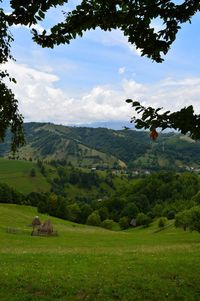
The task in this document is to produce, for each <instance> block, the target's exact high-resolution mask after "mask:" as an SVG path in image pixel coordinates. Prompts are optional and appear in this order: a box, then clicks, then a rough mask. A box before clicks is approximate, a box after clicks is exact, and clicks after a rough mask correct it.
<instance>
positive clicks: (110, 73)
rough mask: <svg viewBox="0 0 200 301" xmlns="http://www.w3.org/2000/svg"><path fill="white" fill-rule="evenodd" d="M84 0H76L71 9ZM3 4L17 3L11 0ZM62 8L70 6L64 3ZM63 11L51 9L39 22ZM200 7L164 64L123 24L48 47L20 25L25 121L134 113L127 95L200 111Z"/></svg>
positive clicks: (19, 90) (18, 69)
mask: <svg viewBox="0 0 200 301" xmlns="http://www.w3.org/2000/svg"><path fill="white" fill-rule="evenodd" d="M76 2H77V1H69V5H68V6H66V7H65V9H69V8H71V7H72V6H73V5H75V3H76ZM3 3H4V8H5V9H6V11H7V12H9V11H10V8H9V5H8V1H3ZM62 9H63V8H62ZM61 19H62V13H61V12H58V10H55V9H54V10H51V11H50V12H49V13H48V15H47V18H46V20H45V22H43V23H41V24H40V25H39V26H40V27H42V28H47V29H48V28H49V27H50V26H51V25H53V24H54V22H57V20H61ZM199 28H200V15H199V14H198V15H196V16H195V17H193V19H192V24H189V23H187V24H185V25H183V26H182V29H181V31H180V32H179V34H178V37H177V39H176V41H175V42H174V44H173V45H172V48H171V50H170V51H169V53H168V54H167V56H166V57H165V61H164V62H163V63H162V64H158V63H155V62H152V61H151V60H149V59H147V58H145V57H140V55H139V53H138V51H136V49H135V47H134V45H130V44H129V43H128V42H127V39H126V38H124V37H123V34H122V33H121V32H120V31H112V32H103V31H100V30H99V29H97V30H95V31H91V32H87V33H86V34H85V35H84V37H83V38H77V39H76V40H74V41H72V42H71V44H70V45H63V46H59V47H55V48H54V49H53V50H51V49H43V48H41V47H40V46H38V45H36V44H35V43H34V42H33V41H32V39H31V34H30V31H29V30H28V29H27V28H25V27H23V28H22V27H19V26H18V27H13V28H12V33H13V36H14V39H15V41H14V42H13V44H12V53H13V55H14V57H15V58H16V62H9V63H8V65H7V68H8V70H9V71H10V73H11V74H13V75H14V76H15V77H16V79H17V82H18V83H17V85H14V86H12V89H13V90H14V91H15V93H16V95H17V97H18V99H19V107H20V111H21V112H22V114H23V115H24V118H25V121H49V122H54V123H59V124H81V123H84V124H85V123H91V122H100V121H120V120H126V121H128V120H130V118H131V116H132V114H133V112H132V109H131V108H130V106H129V105H128V104H126V103H125V99H126V98H133V99H137V100H139V101H141V102H142V103H143V104H144V105H153V106H163V107H164V108H165V109H171V110H177V109H179V108H181V107H182V106H186V105H189V104H193V105H194V107H195V109H196V110H197V111H200V100H199V97H200V96H199V95H200V68H199V63H200V58H199V48H200V35H199V32H198V29H199Z"/></svg>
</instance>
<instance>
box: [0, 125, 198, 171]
mask: <svg viewBox="0 0 200 301" xmlns="http://www.w3.org/2000/svg"><path fill="white" fill-rule="evenodd" d="M24 128H25V133H26V141H27V144H26V146H24V147H23V148H21V149H20V150H19V152H18V153H17V155H16V156H17V157H18V158H19V159H23V158H25V159H32V160H37V159H43V160H47V161H51V160H61V161H62V160H63V161H67V162H71V163H72V164H73V165H75V166H82V167H97V166H99V167H104V168H105V167H115V168H118V167H119V166H120V167H126V166H127V167H129V168H140V169H149V170H159V169H179V170H180V169H183V170H184V169H188V168H189V167H191V168H195V169H198V168H199V167H200V143H199V142H194V141H192V140H191V139H190V138H188V137H185V136H182V135H178V134H175V133H167V134H160V135H159V137H158V139H157V140H156V141H155V142H152V141H151V140H150V138H149V134H148V132H142V131H135V130H118V131H116V130H111V129H106V128H87V127H68V126H62V125H54V124H50V123H25V124H24ZM9 140H10V139H9V135H8V137H7V138H6V140H5V143H2V144H0V155H1V156H2V157H8V156H10V153H9V150H10V144H9Z"/></svg>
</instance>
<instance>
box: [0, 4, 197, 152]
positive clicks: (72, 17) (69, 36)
mask: <svg viewBox="0 0 200 301" xmlns="http://www.w3.org/2000/svg"><path fill="white" fill-rule="evenodd" d="M0 2H2V0H0ZM66 2H67V1H65V0H43V1H41V0H36V1H32V0H27V1H17V0H10V6H11V8H12V12H11V14H9V15H6V14H5V13H4V11H3V9H0V27H1V33H0V45H1V46H0V47H1V48H0V50H1V52H0V64H3V63H5V62H7V61H8V59H10V58H12V56H11V54H10V43H11V42H12V40H13V38H12V36H11V35H10V33H9V32H8V26H11V25H13V24H21V25H28V26H31V25H33V24H37V23H38V22H40V21H42V20H43V19H44V18H45V17H46V12H47V11H48V10H49V9H50V8H52V7H57V6H60V5H63V4H65V3H66ZM199 10H200V3H199V1H197V0H185V1H183V3H182V4H175V3H174V2H173V1H170V0H164V1H159V0H153V1H142V0H138V1H129V0H125V1H121V0H82V1H81V2H80V3H79V4H78V5H77V6H76V7H75V9H74V10H72V11H69V12H67V13H64V18H65V20H64V21H63V22H60V23H58V24H55V25H54V26H53V27H52V28H51V30H50V34H48V33H47V31H46V30H44V31H43V33H42V34H38V32H37V31H36V30H35V29H32V33H33V39H34V40H35V41H36V42H37V43H39V44H40V45H42V46H43V47H51V48H53V47H54V46H55V45H60V44H65V43H67V44H69V43H70V42H71V40H73V39H75V38H77V36H82V35H83V33H84V32H85V31H87V30H91V29H96V28H101V29H102V30H104V31H111V30H112V29H120V30H121V31H122V32H123V34H124V35H125V36H127V37H128V41H129V42H130V43H131V44H135V46H136V48H138V49H140V51H141V55H142V56H144V55H146V56H147V57H148V58H150V59H152V60H154V61H156V62H158V63H161V62H162V61H163V58H162V56H163V54H164V55H165V54H166V53H167V52H168V50H169V49H170V46H171V44H172V43H173V42H174V41H175V39H176V35H177V33H178V31H179V30H180V28H181V24H183V23H185V22H187V21H189V22H190V21H191V18H192V17H193V16H194V15H195V14H196V13H197V12H198V11H199ZM156 19H159V20H160V21H162V22H163V27H162V29H161V30H159V31H156V30H155V28H154V26H153V25H152V23H153V21H154V20H156ZM8 76H9V75H8V74H7V72H6V71H5V72H4V71H1V72H0V82H1V86H0V92H1V95H0V98H1V99H2V105H1V107H0V108H1V112H3V113H2V116H0V121H1V123H2V124H3V127H2V131H1V132H0V138H1V139H3V138H4V137H5V130H6V129H7V128H8V127H9V126H11V129H12V133H13V137H14V138H13V141H12V149H13V151H15V150H16V148H17V147H18V146H19V145H21V144H23V143H24V139H23V132H22V126H21V125H22V116H21V115H20V114H19V113H18V107H17V101H16V100H15V98H14V95H13V94H12V92H11V91H10V90H9V89H8V88H7V86H5V84H3V83H2V79H3V78H4V77H8ZM10 80H12V81H15V79H12V78H10ZM128 102H130V100H128ZM7 106H9V107H10V108H11V113H10V112H9V113H8V112H7V110H6V108H7ZM137 106H138V108H139V110H141V111H142V110H143V111H144V113H143V117H142V119H135V121H136V125H137V127H139V128H143V127H145V128H148V127H150V128H152V127H157V126H158V125H159V126H161V127H162V128H166V126H169V127H173V128H176V129H180V130H181V132H182V133H186V132H190V134H191V136H192V137H193V138H194V139H197V138H199V137H200V134H199V133H198V132H199V131H198V130H199V123H200V122H199V119H200V118H199V116H198V115H197V116H196V115H194V113H193V108H192V107H191V106H189V107H188V108H183V109H182V110H181V111H180V112H176V113H172V114H169V112H166V113H164V114H160V115H158V111H159V109H157V110H154V109H153V108H150V107H149V108H147V109H146V108H143V107H141V106H140V104H139V103H138V105H137ZM149 117H150V118H149ZM185 117H187V122H186V124H185ZM190 121H192V123H191V122H190ZM155 123H156V126H155ZM154 137H155V135H154Z"/></svg>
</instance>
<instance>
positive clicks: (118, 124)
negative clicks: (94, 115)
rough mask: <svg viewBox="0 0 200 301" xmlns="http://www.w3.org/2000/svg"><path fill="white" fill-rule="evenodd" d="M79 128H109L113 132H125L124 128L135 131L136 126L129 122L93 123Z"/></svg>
mask: <svg viewBox="0 0 200 301" xmlns="http://www.w3.org/2000/svg"><path fill="white" fill-rule="evenodd" d="M79 127H89V128H107V129H112V130H123V129H124V127H129V128H131V129H135V127H134V125H133V124H131V123H130V122H127V120H120V121H99V122H91V123H85V124H80V125H79Z"/></svg>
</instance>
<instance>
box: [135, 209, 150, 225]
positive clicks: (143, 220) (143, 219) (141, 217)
mask: <svg viewBox="0 0 200 301" xmlns="http://www.w3.org/2000/svg"><path fill="white" fill-rule="evenodd" d="M151 221H152V220H151V218H150V217H149V216H147V215H146V214H144V213H142V212H141V213H139V214H138V215H137V217H136V225H137V226H145V227H148V226H149V224H150V223H151Z"/></svg>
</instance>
